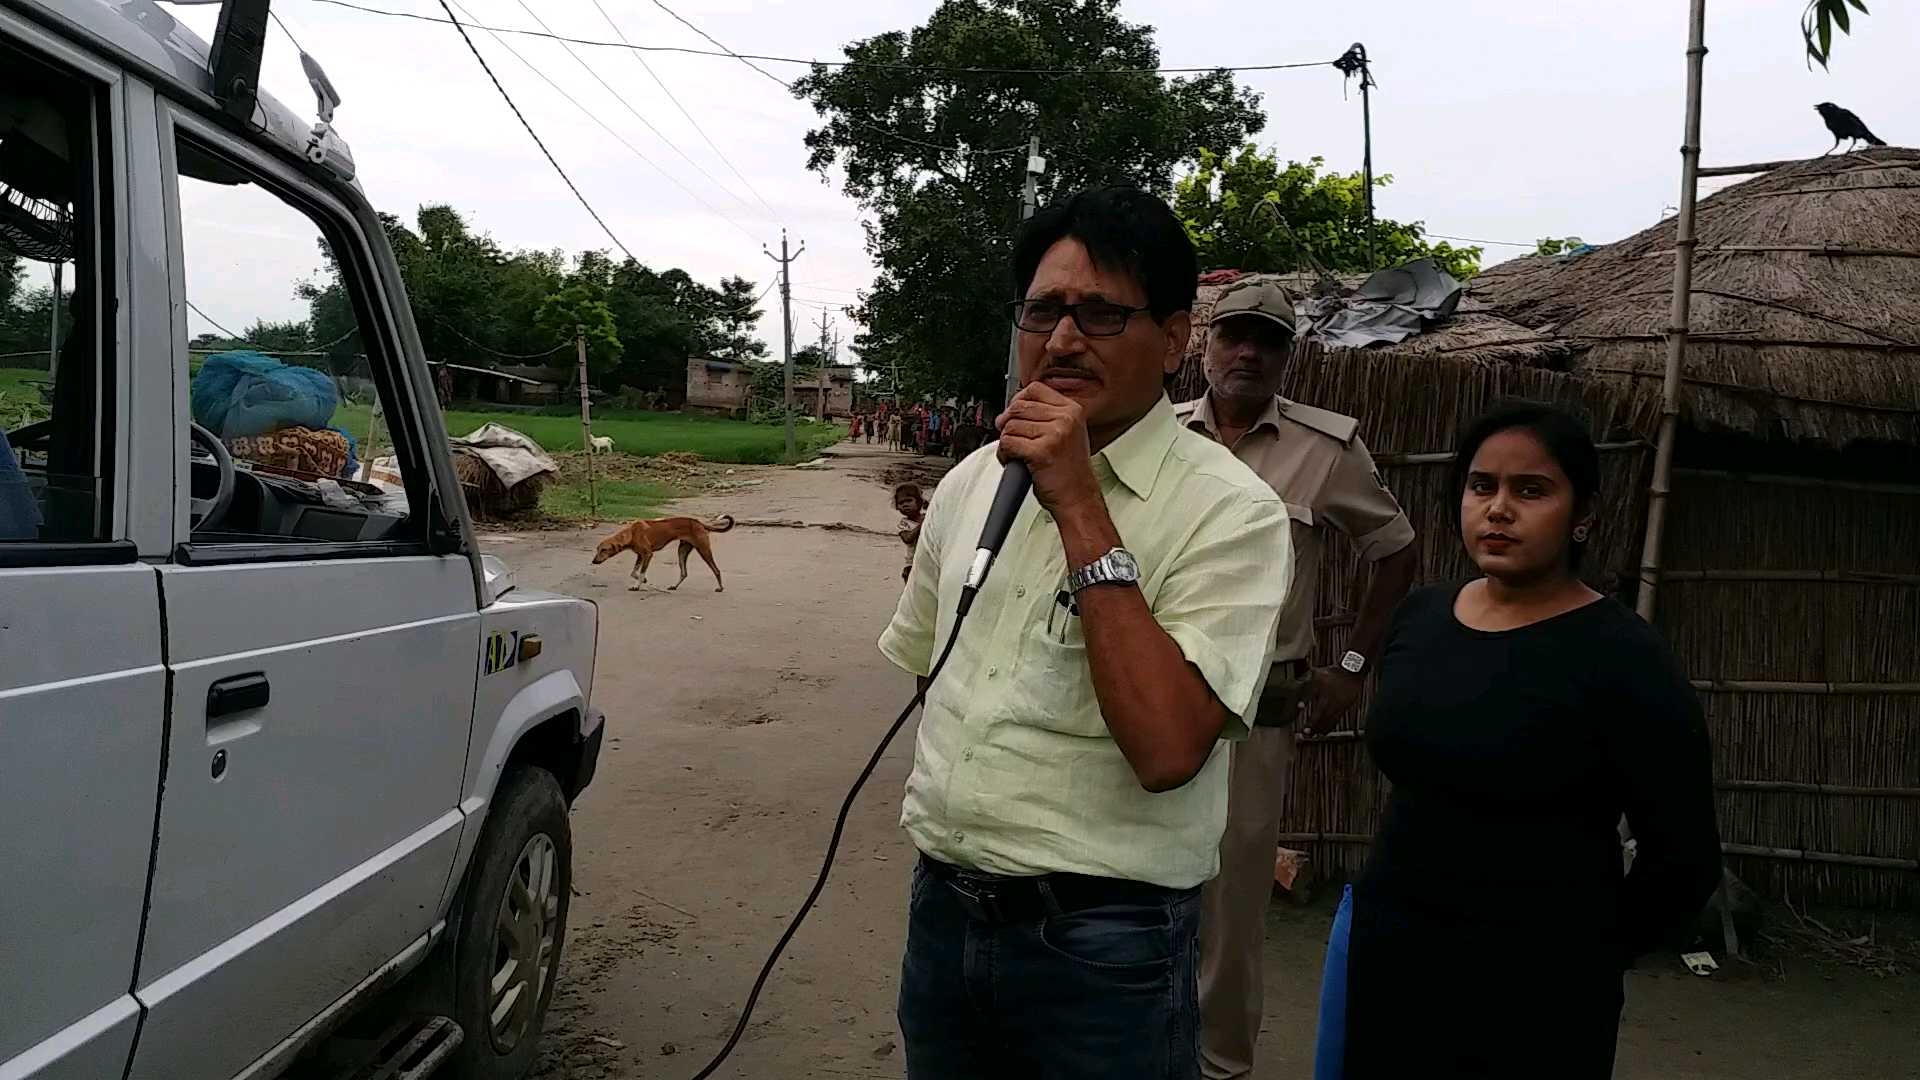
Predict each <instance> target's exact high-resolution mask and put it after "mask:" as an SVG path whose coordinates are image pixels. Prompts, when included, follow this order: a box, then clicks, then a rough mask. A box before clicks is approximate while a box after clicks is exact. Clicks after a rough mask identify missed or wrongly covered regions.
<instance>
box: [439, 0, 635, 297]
mask: <svg viewBox="0 0 1920 1080" xmlns="http://www.w3.org/2000/svg"><path fill="white" fill-rule="evenodd" d="M440 8H441V10H443V11H445V12H446V13H447V19H448V21H450V22H452V23H453V28H454V29H455V30H458V31H460V40H461V41H464V42H466V43H467V51H469V52H471V53H473V58H474V59H475V60H478V61H480V70H482V71H484V72H486V73H487V78H488V79H489V80H490V81H492V83H493V88H494V89H495V90H498V91H500V96H501V98H503V99H504V100H505V101H506V103H507V108H509V109H512V110H513V115H514V117H515V118H516V119H518V120H519V121H520V126H521V127H523V128H526V129H527V134H528V135H530V136H532V138H533V144H534V145H535V146H538V147H539V148H540V152H541V153H542V154H544V155H546V158H547V164H549V165H551V166H553V171H554V172H557V173H559V174H560V179H562V180H565V181H566V182H567V190H569V191H571V192H573V197H574V198H576V199H578V200H580V205H581V206H582V207H583V208H585V209H586V211H587V214H588V215H589V216H591V217H592V218H593V221H594V224H596V225H598V226H600V230H601V231H602V232H604V233H606V234H607V239H609V240H611V241H613V246H614V247H617V248H619V249H620V250H621V251H622V252H625V253H626V256H627V258H629V259H633V252H631V251H628V250H627V245H625V244H623V243H621V242H620V238H619V237H618V236H615V235H613V230H612V229H610V228H608V227H607V223H606V221H605V220H603V219H602V218H601V217H600V211H598V210H595V209H594V208H593V204H592V203H590V202H588V201H587V197H586V196H585V195H582V194H580V188H579V187H578V186H577V185H576V184H574V182H573V177H571V176H568V175H567V170H565V169H563V168H561V167H560V162H558V161H557V160H555V159H554V156H553V151H551V150H549V149H547V144H546V143H544V142H541V141H540V133H539V132H537V131H535V130H533V125H532V124H530V123H528V122H527V117H526V114H524V113H522V112H521V111H520V106H518V105H515V104H514V103H513V96H512V95H510V94H508V93H507V88H506V87H504V86H502V85H500V79H499V77H498V76H496V75H495V74H494V73H493V68H491V67H489V66H488V65H487V58H486V57H484V56H482V55H480V47H479V46H478V45H475V44H474V43H473V38H471V37H469V36H468V35H467V28H466V27H464V26H462V25H460V20H459V19H457V18H455V17H454V14H453V9H452V8H451V7H448V6H447V0H440ZM434 21H438V20H434ZM496 37H497V35H496ZM501 44H503V45H504V44H505V42H502V43H501ZM508 51H509V52H511V51H512V50H511V49H509V50H508ZM522 63H525V61H524V60H523V61H522ZM529 66H531V65H529ZM633 261H635V262H639V261H640V260H638V259H633Z"/></svg>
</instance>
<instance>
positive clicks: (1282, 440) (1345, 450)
mask: <svg viewBox="0 0 1920 1080" xmlns="http://www.w3.org/2000/svg"><path fill="white" fill-rule="evenodd" d="M1174 411H1175V414H1176V415H1178V416H1179V417H1180V420H1181V422H1182V423H1184V424H1185V425H1186V426H1187V427H1188V428H1189V429H1191V430H1194V431H1198V432H1200V433H1201V434H1204V435H1206V436H1207V437H1208V438H1211V439H1213V440H1215V441H1216V442H1217V441H1219V437H1220V433H1219V429H1218V428H1216V427H1215V426H1214V419H1213V399H1212V398H1211V397H1210V396H1208V397H1202V398H1200V399H1199V400H1197V401H1189V402H1187V403H1185V404H1183V405H1177V406H1175V407H1174ZM1359 426H1360V422H1359V421H1357V420H1355V419H1353V418H1352V417H1350V416H1342V415H1340V414H1339V413H1336V412H1329V411H1327V410H1326V409H1316V408H1314V407H1313V406H1311V405H1302V404H1300V403H1298V402H1294V401H1288V400H1287V399H1286V398H1281V397H1276V398H1274V399H1273V401H1272V403H1271V404H1269V405H1268V406H1267V410H1266V412H1264V413H1262V414H1261V415H1260V419H1259V420H1257V421H1255V422H1254V425H1253V426H1252V427H1250V428H1248V429H1247V432H1246V434H1244V435H1242V436H1241V437H1240V441H1239V442H1237V443H1235V444H1234V446H1233V455H1234V456H1235V457H1237V458H1239V459H1240V460H1241V461H1244V462H1246V464H1247V466H1248V467H1249V468H1251V469H1252V470H1253V471H1254V472H1256V473H1258V474H1259V475H1260V478H1261V479H1262V480H1265V481H1266V482H1267V484H1268V485H1269V486H1270V487H1272V488H1273V490H1274V491H1275V492H1276V493H1277V494H1279V496H1280V498H1281V500H1282V501H1283V502H1285V503H1286V506H1287V516H1288V517H1289V518H1291V519H1292V521H1293V553H1294V557H1293V566H1292V569H1291V571H1289V573H1290V575H1291V578H1290V580H1291V588H1289V589H1288V590H1287V602H1286V606H1285V607H1284V608H1282V609H1281V612H1280V629H1279V636H1278V638H1277V639H1276V641H1275V645H1274V651H1273V658H1274V661H1275V662H1276V663H1280V662H1287V661H1293V660H1301V659H1305V658H1306V656H1307V655H1308V654H1309V653H1311V652H1312V651H1313V612H1314V608H1315V605H1316V602H1317V600H1318V597H1317V595H1316V594H1317V593H1318V592H1319V584H1320V552H1321V545H1322V539H1323V536H1324V534H1323V533H1321V531H1320V530H1321V529H1322V528H1333V529H1335V530H1338V531H1339V532H1341V533H1343V534H1344V535H1346V536H1347V537H1348V538H1349V539H1351V540H1352V541H1353V542H1354V545H1355V546H1356V547H1358V548H1359V549H1360V557H1361V558H1363V559H1366V560H1368V561H1369V562H1378V561H1380V560H1381V559H1384V558H1386V557H1387V556H1389V555H1392V554H1394V553H1395V552H1397V551H1401V550H1403V549H1404V548H1406V546H1407V545H1408V544H1411V543H1413V523H1412V522H1409V521H1408V520H1407V515H1406V514H1405V513H1404V512H1402V511H1401V509H1400V502H1399V500H1397V499H1395V498H1394V497H1393V492H1391V491H1389V490H1387V485H1386V483H1385V482H1384V481H1382V480H1381V479H1380V473H1379V471H1378V470H1376V469H1375V468H1374V466H1373V455H1371V454H1369V453H1367V446H1366V444H1365V443H1363V442H1361V441H1360V437H1359V435H1357V434H1356V431H1357V429H1358V428H1359ZM1368 659H1369V660H1372V659H1377V658H1376V657H1369V658H1368Z"/></svg>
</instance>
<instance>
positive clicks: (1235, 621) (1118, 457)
mask: <svg viewBox="0 0 1920 1080" xmlns="http://www.w3.org/2000/svg"><path fill="white" fill-rule="evenodd" d="M1093 465H1094V475H1095V477H1096V478H1097V479H1098V480H1099V482H1100V491H1101V494H1102V495H1103V496H1105V498H1106V503H1107V511H1108V513H1109V514H1110V515H1111V516H1112V518H1113V523H1114V526H1115V528H1117V529H1118V530H1119V533H1120V537H1121V542H1122V543H1123V544H1124V545H1125V546H1126V548H1127V550H1128V551H1131V552H1132V553H1133V555H1134V557H1135V558H1136V559H1137V560H1139V563H1140V574H1141V578H1140V585H1139V587H1140V591H1141V594H1142V595H1143V596H1144V597H1145V598H1146V601H1147V606H1148V607H1150V608H1151V609H1152V610H1153V615H1154V618H1155V619H1156V620H1157V621H1158V622H1159V623H1160V626H1161V628H1162V629H1164V630H1166V632H1167V634H1168V636H1170V637H1172V638H1173V640H1174V642H1175V643H1176V644H1178V645H1179V646H1180V651H1181V652H1182V653H1184V654H1185V655H1186V658H1187V660H1188V661H1189V662H1191V663H1192V664H1193V665H1194V666H1195V667H1196V668H1198V669H1199V671H1200V674H1201V675H1202V676H1203V677H1204V678H1205V679H1206V681H1207V685H1208V686H1209V687H1211V688H1212V690H1213V693H1214V696H1215V697H1217V698H1219V699H1220V701H1221V703H1222V704H1224V705H1225V706H1226V708H1227V711H1228V712H1229V713H1230V714H1232V715H1233V716H1234V717H1235V718H1236V719H1234V720H1232V721H1230V722H1229V723H1228V729H1227V731H1225V732H1224V733H1223V738H1228V739H1237V738H1242V737H1244V736H1245V734H1246V732H1247V730H1248V726H1249V724H1250V722H1251V720H1252V716H1253V711H1254V707H1255V704H1256V703H1257V702H1258V701H1259V697H1260V689H1261V687H1262V685H1263V684H1264V683H1265V680H1266V675H1267V666H1268V658H1269V655H1270V653H1271V651H1272V647H1273V641H1274V628H1275V625H1276V623H1277V621H1278V619H1279V615H1280V608H1281V605H1282V604H1283V603H1284V601H1285V599H1286V591H1287V582H1289V581H1291V580H1292V577H1293V575H1292V570H1291V567H1292V559H1293V552H1292V546H1291V543H1292V541H1291V539H1290V537H1289V535H1288V526H1287V514H1286V508H1285V507H1284V505H1283V504H1282V503H1281V502H1280V499H1279V497H1278V496H1276V495H1275V494H1274V492H1273V488H1272V487H1270V486H1268V485H1267V484H1266V483H1265V482H1263V481H1262V480H1261V479H1260V478H1259V477H1258V476H1256V475H1254V473H1253V472H1252V470H1250V469H1248V468H1247V467H1246V466H1245V465H1243V464H1241V463H1240V462H1239V461H1237V460H1235V458H1234V457H1233V454H1232V453H1231V452H1229V451H1228V450H1227V449H1225V448H1224V447H1221V446H1219V445H1218V444H1216V443H1214V442H1213V441H1212V440H1210V439H1208V438H1206V437H1205V436H1203V435H1199V434H1196V433H1194V432H1191V431H1188V430H1186V429H1184V428H1182V427H1181V426H1180V424H1179V423H1178V422H1177V421H1176V420H1175V419H1174V414H1173V408H1172V406H1171V405H1169V404H1167V402H1166V401H1165V400H1164V399H1163V400H1162V401H1161V402H1160V404H1158V405H1156V406H1155V407H1154V409H1153V411H1152V412H1150V413H1148V414H1147V415H1146V416H1145V417H1143V418H1142V419H1141V420H1140V421H1139V422H1138V423H1136V424H1134V426H1133V427H1132V428H1130V429H1128V430H1127V432H1126V433H1125V434H1123V435H1121V436H1120V438H1118V439H1116V440H1114V441H1113V443H1112V444H1110V445H1109V446H1107V447H1106V448H1105V449H1104V450H1102V451H1101V452H1100V453H1098V454H1095V455H1094V458H1093ZM1000 472H1001V466H1000V463H999V460H998V459H997V458H996V457H995V447H993V446H991V445H989V446H987V447H984V448H982V449H981V450H980V451H978V452H977V453H974V454H973V455H971V456H969V457H968V458H967V459H966V460H965V461H963V462H961V463H960V464H959V465H958V466H956V467H955V468H954V469H953V471H952V472H951V473H949V474H948V475H947V477H946V479H944V480H942V481H941V483H940V486H939V487H938V488H937V489H936V490H935V492H934V495H933V501H932V504H931V506H930V507H929V509H928V512H927V518H926V522H925V524H924V525H923V526H922V528H921V533H920V548H919V551H918V553H917V554H916V555H915V557H914V563H913V574H912V576H911V578H910V580H909V581H908V582H907V587H906V590H905V592H904V593H902V595H901V597H900V606H899V608H898V610H896V611H895V612H894V616H893V622H892V623H891V624H890V625H889V626H888V627H887V629H886V631H885V633H883V634H881V636H880V651H881V652H882V653H883V654H885V655H886V657H887V658H888V659H889V660H892V661H893V662H894V663H895V664H898V665H899V666H900V667H902V668H904V669H906V670H907V671H909V672H912V673H913V674H915V675H925V674H926V673H927V671H928V669H929V668H931V667H932V666H933V661H934V658H935V656H936V650H937V649H938V648H940V647H942V646H944V645H945V644H946V640H947V634H948V632H949V631H950V630H951V629H952V626H953V619H954V611H955V606H956V605H957V604H958V603H959V601H960V587H961V584H962V582H963V581H964V580H965V578H966V574H967V567H968V564H969V563H970V562H971V561H972V559H973V552H974V546H975V544H976V543H977V542H978V540H979V536H980V526H981V524H982V522H984V520H985V519H986V514H987V507H988V506H989V505H990V504H991V503H992V501H993V493H994V489H995V488H996V487H997V486H998V484H999V482H1000ZM1066 577H1067V565H1066V554H1065V552H1064V550H1063V549H1062V546H1061V543H1060V534H1059V532H1058V530H1056V529H1055V527H1054V525H1053V522H1052V520H1051V519H1050V518H1049V517H1048V516H1047V515H1046V514H1045V513H1044V512H1043V511H1042V510H1041V509H1040V505H1039V503H1038V502H1036V501H1035V500H1034V498H1033V496H1031V495H1029V496H1028V497H1027V501H1026V503H1025V504H1024V505H1023V506H1022V507H1021V508H1020V512H1019V515H1018V516H1017V517H1015V519H1014V522H1013V532H1012V533H1011V535H1009V536H1008V537H1007V543H1006V545H1005V547H1004V549H1003V550H1002V551H1001V552H1000V556H999V559H998V560H997V561H996V562H995V563H994V567H993V572H992V574H991V575H990V576H989V577H988V579H987V584H986V587H985V588H984V589H982V590H981V593H980V596H979V597H978V599H976V600H975V602H974V606H973V612H972V614H971V615H969V616H968V618H967V623H966V626H965V627H964V628H963V629H962V631H961V634H960V639H959V641H958V642H957V643H956V644H955V646H954V650H953V656H952V658H951V659H949V660H948V661H947V666H946V669H945V670H944V671H943V672H942V673H941V675H940V678H939V679H938V680H937V681H936V682H935V683H934V684H933V686H932V687H931V688H930V689H929V691H928V693H927V701H926V709H925V712H924V714H923V716H922V718H921V721H920V731H919V736H918V738H917V740H916V742H915V746H914V763H913V772H912V774H911V775H910V776H909V777H908V778H907V791H906V801H905V804H904V806H903V807H902V810H901V814H900V823H901V825H903V826H904V827H905V828H906V830H907V834H908V836H910V837H911V838H912V840H913V842H914V845H915V846H916V847H918V848H919V849H920V850H921V851H923V852H925V853H926V854H928V855H930V856H932V857H934V858H936V859H939V860H941V861H943V862H948V863H953V864H955V865H959V866H965V867H971V868H973V869H976V870H984V871H987V872H989V873H996V874H1014V875H1031V874H1044V873H1052V872H1057V871H1066V872H1071V873H1078V874H1090V875H1094V876H1098V877H1110V878H1124V879H1127V880H1132V881H1145V882H1151V883H1153V884H1156V885H1164V886H1167V887H1169V888H1176V889H1184V888H1190V887H1192V886H1195V885H1199V884H1200V883H1201V882H1204V881H1206V880H1207V879H1208V878H1211V877H1213V876H1214V874H1215V873H1217V872H1218V870H1219V845H1220V835H1221V832H1222V830H1223V829H1224V828H1225V827H1226V818H1227V748H1226V747H1225V746H1224V745H1216V746H1215V747H1214V750H1213V753H1212V755H1211V756H1209V757H1208V759H1207V762H1206V764H1205V766H1203V767H1202V768H1201V770H1200V772H1199V774H1198V775H1197V776H1195V777H1194V778H1193V779H1192V780H1191V781H1190V782H1188V783H1187V784H1185V785H1184V786H1182V787H1180V788H1178V789H1176V790H1173V791H1168V792H1162V793H1159V794H1154V793H1151V792H1149V791H1147V790H1146V789H1144V788H1142V787H1141V786H1140V782H1139V780H1138V779H1137V778H1136V777H1135V775H1134V772H1133V769H1132V767H1131V766H1129V765H1128V764H1127V760H1126V757H1125V756H1124V755H1122V754H1121V752H1120V747H1119V745H1118V744H1116V743H1115V742H1114V741H1113V736H1112V735H1111V734H1110V733H1109V732H1108V731H1107V725H1106V721H1105V720H1104V719H1103V718H1102V717H1101V715H1100V703H1099V701H1098V700H1097V699H1096V698H1095V696H1094V689H1093V677H1092V674H1091V672H1090V671H1089V669H1088V666H1087V646H1086V638H1085V637H1084V635H1083V634H1082V631H1081V626H1080V617H1079V616H1078V615H1074V614H1072V613H1071V612H1069V611H1068V610H1067V609H1066V608H1065V607H1062V606H1060V605H1059V604H1058V603H1057V602H1056V597H1057V596H1058V594H1059V593H1060V592H1061V591H1062V590H1064V589H1065V588H1066Z"/></svg>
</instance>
